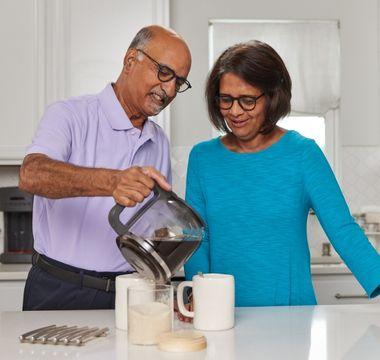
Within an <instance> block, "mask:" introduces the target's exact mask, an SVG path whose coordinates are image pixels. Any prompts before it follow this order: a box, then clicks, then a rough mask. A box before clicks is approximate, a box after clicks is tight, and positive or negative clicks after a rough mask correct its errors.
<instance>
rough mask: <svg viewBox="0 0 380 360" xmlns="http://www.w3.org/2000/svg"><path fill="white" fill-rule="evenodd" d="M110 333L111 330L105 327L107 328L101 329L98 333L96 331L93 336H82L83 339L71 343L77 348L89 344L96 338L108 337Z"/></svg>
mask: <svg viewBox="0 0 380 360" xmlns="http://www.w3.org/2000/svg"><path fill="white" fill-rule="evenodd" d="M108 331H109V328H108V327H105V328H103V329H100V330H98V331H95V332H93V333H91V334H87V335H82V336H81V337H79V338H77V339H75V340H74V341H72V342H71V343H73V344H74V345H77V346H81V345H84V344H85V343H86V342H88V341H90V340H92V339H94V338H96V337H100V336H106V335H107V332H108Z"/></svg>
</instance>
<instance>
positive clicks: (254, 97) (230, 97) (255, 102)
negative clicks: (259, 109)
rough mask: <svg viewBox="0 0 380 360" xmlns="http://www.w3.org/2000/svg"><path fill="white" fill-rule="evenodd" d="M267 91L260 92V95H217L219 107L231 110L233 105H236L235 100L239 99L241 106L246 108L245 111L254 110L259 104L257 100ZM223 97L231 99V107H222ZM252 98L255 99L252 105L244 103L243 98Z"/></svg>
mask: <svg viewBox="0 0 380 360" xmlns="http://www.w3.org/2000/svg"><path fill="white" fill-rule="evenodd" d="M264 95H265V93H262V94H260V95H259V96H249V95H243V96H239V97H233V96H230V95H220V94H219V95H216V101H217V103H218V105H219V108H220V109H222V110H230V109H231V108H232V107H233V106H234V103H235V100H237V102H238V104H239V106H240V107H241V108H242V109H243V110H244V111H252V110H254V109H255V107H256V105H257V100H259V99H260V98H261V97H262V96H264ZM222 98H228V99H230V100H232V101H231V105H230V106H229V107H222V106H220V100H221V99H222ZM244 98H245V99H251V100H253V101H254V104H253V106H252V107H249V108H247V107H246V106H245V105H243V104H242V102H241V99H244Z"/></svg>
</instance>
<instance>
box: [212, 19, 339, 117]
mask: <svg viewBox="0 0 380 360" xmlns="http://www.w3.org/2000/svg"><path fill="white" fill-rule="evenodd" d="M249 40H259V41H263V42H266V43H267V44H269V45H270V46H272V47H273V48H274V49H275V50H276V51H277V52H278V53H279V55H280V56H281V58H282V59H283V60H284V62H285V65H286V67H287V69H288V71H289V73H290V76H291V79H292V82H293V88H292V113H293V114H297V113H298V114H315V115H323V114H325V113H326V112H327V111H329V110H331V109H336V108H338V107H339V97H340V40H339V23H338V21H313V20H311V21H297V20H296V21H292V20H289V21H278V20H273V21H271V20H268V21H259V20H258V21H255V20H252V21H239V20H236V21H234V20H213V21H210V66H211V65H212V64H213V63H214V61H215V60H216V59H217V57H218V56H219V55H220V54H221V53H222V52H223V51H224V50H225V49H226V48H227V47H229V46H231V45H233V44H236V43H239V42H245V41H249Z"/></svg>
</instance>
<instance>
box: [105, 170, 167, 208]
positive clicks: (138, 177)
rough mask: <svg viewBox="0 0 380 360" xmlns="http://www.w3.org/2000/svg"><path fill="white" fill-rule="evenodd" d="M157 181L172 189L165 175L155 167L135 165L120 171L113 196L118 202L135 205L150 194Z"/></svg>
mask: <svg viewBox="0 0 380 360" xmlns="http://www.w3.org/2000/svg"><path fill="white" fill-rule="evenodd" d="M155 182H156V183H157V184H158V186H160V187H162V188H163V189H164V190H171V186H170V184H169V183H168V182H167V181H166V179H165V177H164V176H163V175H162V174H161V173H160V172H159V171H158V170H156V169H155V168H153V167H151V166H144V167H138V166H133V167H131V168H129V169H126V170H123V171H121V172H120V173H119V175H118V180H117V183H116V187H115V189H114V191H113V194H112V196H113V197H114V199H115V201H116V202H117V203H118V204H120V205H123V206H126V207H133V206H135V205H136V204H137V203H141V202H142V201H144V199H145V198H146V197H148V196H149V194H150V193H151V191H152V189H153V186H154V184H155Z"/></svg>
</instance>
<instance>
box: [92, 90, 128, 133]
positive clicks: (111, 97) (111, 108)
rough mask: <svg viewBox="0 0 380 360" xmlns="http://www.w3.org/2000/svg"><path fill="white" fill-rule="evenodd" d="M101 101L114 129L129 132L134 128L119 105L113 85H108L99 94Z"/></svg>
mask: <svg viewBox="0 0 380 360" xmlns="http://www.w3.org/2000/svg"><path fill="white" fill-rule="evenodd" d="M99 100H100V104H101V106H102V109H103V111H104V113H105V115H106V118H107V120H108V122H109V123H110V125H111V127H112V129H114V130H129V129H132V128H133V125H132V123H131V121H130V120H129V118H128V116H127V114H126V113H125V111H124V109H123V107H122V106H121V104H120V103H119V100H118V99H117V97H116V94H115V91H114V90H113V87H112V85H111V84H108V85H107V86H106V87H105V89H104V90H103V91H102V92H101V93H100V94H99Z"/></svg>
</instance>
